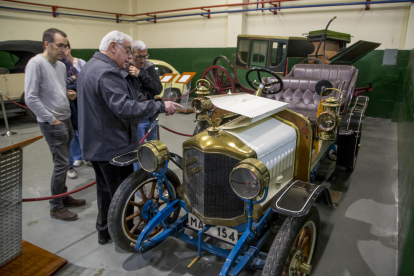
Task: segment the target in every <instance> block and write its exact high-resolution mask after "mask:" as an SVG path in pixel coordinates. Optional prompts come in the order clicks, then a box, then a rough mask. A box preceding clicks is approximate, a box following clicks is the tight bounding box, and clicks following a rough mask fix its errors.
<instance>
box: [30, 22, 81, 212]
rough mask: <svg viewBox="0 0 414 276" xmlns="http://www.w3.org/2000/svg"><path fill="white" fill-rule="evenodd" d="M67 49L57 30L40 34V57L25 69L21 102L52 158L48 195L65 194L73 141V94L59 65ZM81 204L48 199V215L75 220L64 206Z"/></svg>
mask: <svg viewBox="0 0 414 276" xmlns="http://www.w3.org/2000/svg"><path fill="white" fill-rule="evenodd" d="M67 47H68V43H67V39H66V34H65V33H64V32H62V31H60V30H58V29H54V28H52V29H48V30H46V31H45V32H44V33H43V49H44V52H43V53H42V54H38V55H36V56H35V57H33V58H32V59H31V60H30V61H29V62H28V63H27V66H26V74H25V101H26V104H27V106H28V107H29V108H30V109H31V110H32V111H33V113H34V114H36V117H37V121H38V123H39V126H40V130H41V131H42V134H43V135H44V137H45V139H46V142H47V143H48V145H49V148H50V152H51V153H52V156H53V163H54V169H53V174H52V180H51V192H52V195H57V194H63V193H66V192H67V189H68V188H67V187H66V172H67V170H68V169H69V148H70V144H71V141H72V138H73V128H72V123H71V121H70V116H71V113H70V107H69V100H68V98H69V99H71V100H73V99H75V98H76V92H75V91H73V90H66V67H65V65H64V64H63V63H62V62H60V61H59V60H61V59H62V58H63V57H64V55H65V51H66V49H67ZM83 205H85V200H84V199H74V198H72V197H70V196H68V197H64V198H56V199H52V200H50V215H51V217H52V218H56V219H61V220H76V219H78V215H77V214H76V213H73V212H71V211H69V210H68V209H67V208H66V207H77V206H83Z"/></svg>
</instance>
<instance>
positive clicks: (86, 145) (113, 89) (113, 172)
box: [77, 31, 181, 244]
mask: <svg viewBox="0 0 414 276" xmlns="http://www.w3.org/2000/svg"><path fill="white" fill-rule="evenodd" d="M131 44H132V39H131V37H130V36H128V35H126V34H124V33H121V32H119V31H112V32H109V33H108V34H107V35H106V36H105V37H104V38H103V39H102V41H101V45H100V46H99V51H100V52H97V53H95V54H94V55H93V57H92V58H91V59H90V60H89V61H88V62H87V63H86V64H85V65H84V66H83V68H82V71H81V72H80V74H79V77H78V83H77V88H78V91H77V92H78V129H79V140H80V145H81V148H82V153H83V158H84V159H86V160H90V161H91V162H92V166H93V168H94V170H95V175H96V189H97V198H98V218H97V221H96V229H97V230H98V242H99V243H100V244H106V243H108V242H111V237H110V236H109V232H108V226H107V216H108V209H109V205H110V203H111V199H112V197H113V195H114V194H115V191H116V190H117V188H118V186H119V185H120V184H121V183H122V181H123V180H124V179H125V178H126V177H127V176H129V175H130V174H131V173H132V172H133V167H132V165H130V166H125V167H117V166H114V165H111V164H110V163H109V161H110V160H111V159H112V158H114V157H116V156H118V155H121V154H124V153H126V152H129V151H132V150H135V149H137V147H138V139H137V135H136V132H137V129H136V127H137V121H139V120H145V119H148V118H151V117H152V116H154V115H156V114H159V113H166V114H167V115H172V114H174V112H175V109H176V107H181V105H179V104H176V103H173V102H165V103H164V102H155V101H145V99H144V98H143V96H142V95H140V94H138V93H136V91H135V90H134V88H133V87H132V86H131V85H130V84H129V82H130V80H129V79H128V78H132V76H131V75H130V74H128V73H127V72H125V71H124V70H125V68H126V66H127V64H128V61H129V59H130V58H132V56H131V46H132V45H131Z"/></svg>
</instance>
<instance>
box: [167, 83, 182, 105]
mask: <svg viewBox="0 0 414 276" xmlns="http://www.w3.org/2000/svg"><path fill="white" fill-rule="evenodd" d="M170 90H172V91H173V92H175V93H176V94H177V96H174V98H179V97H181V92H180V90H178V89H177V88H170V87H168V88H166V89H165V90H164V96H163V98H166V99H167V97H166V95H168V93H169V92H170ZM173 102H176V103H181V99H178V100H174V101H173Z"/></svg>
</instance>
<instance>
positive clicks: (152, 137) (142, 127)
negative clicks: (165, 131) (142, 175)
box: [134, 120, 157, 171]
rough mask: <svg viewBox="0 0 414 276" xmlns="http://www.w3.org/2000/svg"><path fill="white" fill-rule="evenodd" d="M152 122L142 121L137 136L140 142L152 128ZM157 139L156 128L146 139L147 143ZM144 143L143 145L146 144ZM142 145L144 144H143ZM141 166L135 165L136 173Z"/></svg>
mask: <svg viewBox="0 0 414 276" xmlns="http://www.w3.org/2000/svg"><path fill="white" fill-rule="evenodd" d="M151 124H152V122H151V121H150V120H145V121H140V122H139V124H138V128H137V135H138V142H140V141H141V140H142V138H143V137H144V136H145V134H147V132H148V130H149V129H150V127H151ZM156 139H157V127H154V128H153V129H152V130H151V132H150V133H149V134H148V136H147V138H145V141H151V140H156ZM145 141H144V142H145ZM144 142H142V143H144ZM141 145H142V144H141ZM140 168H141V166H140V165H139V163H138V162H135V163H134V171H136V170H138V169H140Z"/></svg>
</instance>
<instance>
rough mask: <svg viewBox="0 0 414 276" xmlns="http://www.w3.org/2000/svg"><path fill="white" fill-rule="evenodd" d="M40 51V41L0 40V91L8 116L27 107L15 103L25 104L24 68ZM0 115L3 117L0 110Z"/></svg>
mask: <svg viewBox="0 0 414 276" xmlns="http://www.w3.org/2000/svg"><path fill="white" fill-rule="evenodd" d="M42 52H43V46H42V42H41V41H31V40H9V41H2V42H0V60H1V61H0V91H1V93H2V96H3V100H4V106H5V109H6V114H7V116H8V117H12V116H16V115H22V114H25V113H26V111H27V109H25V108H23V107H21V106H19V105H16V104H15V103H17V104H21V105H25V103H24V69H25V68H26V65H27V63H28V62H29V60H30V59H31V58H32V57H34V56H35V55H37V54H39V53H42ZM12 101H13V102H15V103H13V102H12ZM0 110H1V107H0ZM0 117H3V113H2V112H0Z"/></svg>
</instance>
